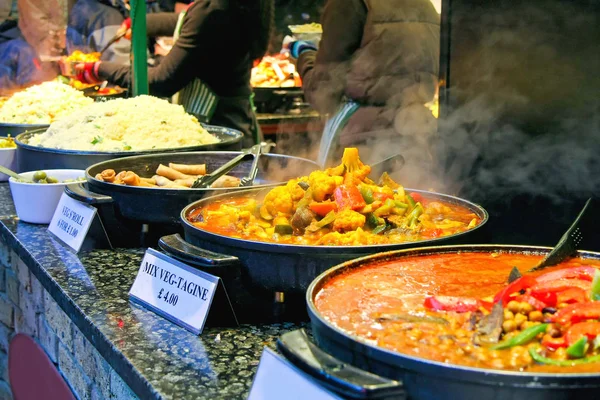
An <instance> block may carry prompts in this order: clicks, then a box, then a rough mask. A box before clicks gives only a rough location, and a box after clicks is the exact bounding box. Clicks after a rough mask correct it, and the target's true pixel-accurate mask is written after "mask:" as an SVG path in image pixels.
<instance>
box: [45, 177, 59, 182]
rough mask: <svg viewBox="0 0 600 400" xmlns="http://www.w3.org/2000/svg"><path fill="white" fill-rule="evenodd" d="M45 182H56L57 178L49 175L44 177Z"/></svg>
mask: <svg viewBox="0 0 600 400" xmlns="http://www.w3.org/2000/svg"><path fill="white" fill-rule="evenodd" d="M46 182H48V183H58V179H56V178H55V177H53V176H49V177H47V178H46Z"/></svg>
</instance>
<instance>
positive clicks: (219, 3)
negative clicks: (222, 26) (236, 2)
mask: <svg viewBox="0 0 600 400" xmlns="http://www.w3.org/2000/svg"><path fill="white" fill-rule="evenodd" d="M229 7H230V1H229V0H196V1H194V2H193V3H191V4H190V5H189V7H188V11H187V12H188V13H210V12H212V11H226V10H229Z"/></svg>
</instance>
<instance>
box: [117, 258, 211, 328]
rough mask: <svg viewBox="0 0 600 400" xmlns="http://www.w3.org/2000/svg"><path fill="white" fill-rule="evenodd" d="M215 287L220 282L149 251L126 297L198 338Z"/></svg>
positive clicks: (204, 273) (208, 275)
mask: <svg viewBox="0 0 600 400" xmlns="http://www.w3.org/2000/svg"><path fill="white" fill-rule="evenodd" d="M218 283H219V278H217V277H215V276H213V275H210V274H207V273H206V272H203V271H200V270H198V269H195V268H192V267H190V266H189V265H186V264H184V263H182V262H180V261H178V260H175V259H173V258H171V257H169V256H167V255H165V254H163V253H161V252H159V251H157V250H154V249H151V248H149V249H148V250H146V254H145V255H144V258H143V259H142V264H141V265H140V269H139V271H138V274H137V277H136V278H135V281H134V282H133V286H132V287H131V290H130V291H129V297H130V298H131V300H133V301H135V302H137V303H140V304H142V305H143V306H144V307H146V308H149V309H150V310H152V311H154V312H155V313H157V314H159V315H161V316H163V317H165V318H166V319H168V320H170V321H172V322H174V323H176V324H178V325H181V326H183V327H184V328H186V329H188V330H189V331H191V332H193V333H195V334H196V335H199V334H200V333H202V329H203V328H204V323H205V322H206V317H207V316H208V312H209V310H210V306H211V304H212V301H213V297H214V295H215V292H216V289H217V285H218Z"/></svg>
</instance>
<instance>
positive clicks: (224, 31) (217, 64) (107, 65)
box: [81, 0, 273, 144]
mask: <svg viewBox="0 0 600 400" xmlns="http://www.w3.org/2000/svg"><path fill="white" fill-rule="evenodd" d="M272 5H273V0H253V1H241V0H238V1H236V0H197V1H195V2H194V3H192V4H191V5H190V6H189V8H188V9H187V11H186V14H185V17H184V18H183V22H182V24H181V25H180V29H179V30H178V38H177V40H176V42H175V44H174V46H173V48H172V49H171V50H170V52H169V53H168V55H167V56H165V57H164V58H163V59H162V61H161V62H160V64H159V65H158V66H157V67H150V68H149V69H148V82H149V89H150V94H151V95H155V96H159V97H169V96H172V95H174V94H175V93H177V92H180V91H182V89H184V90H185V89H186V88H187V87H189V84H191V83H193V82H196V81H201V82H202V84H203V85H206V87H208V88H210V90H211V91H212V92H213V93H214V94H215V95H216V97H217V101H216V109H215V110H214V113H213V114H212V116H211V118H210V120H209V123H210V124H213V125H220V126H226V127H230V128H234V129H238V130H240V131H242V132H243V133H244V134H245V138H246V140H245V144H249V143H250V142H251V141H255V138H256V137H257V135H256V133H255V129H256V127H257V125H256V124H255V121H256V118H255V115H254V111H253V109H252V106H251V100H250V97H251V94H252V89H251V87H250V71H251V69H252V66H253V62H254V60H256V59H260V58H262V56H263V55H264V53H265V52H266V49H267V45H268V40H269V35H270V31H271V26H272V15H273V7H272ZM178 18H179V15H178V14H176V13H156V14H149V15H148V16H147V34H148V36H151V37H155V36H170V35H173V33H174V31H175V28H176V27H177V22H178ZM81 68H82V70H83V71H84V74H83V76H82V77H83V78H84V79H86V80H90V81H102V80H107V81H108V82H109V83H112V84H116V85H119V86H122V87H128V86H129V85H130V82H131V72H130V68H129V66H124V65H122V64H119V63H113V62H97V63H88V64H86V65H83V66H81ZM186 110H187V108H186ZM188 112H189V110H188Z"/></svg>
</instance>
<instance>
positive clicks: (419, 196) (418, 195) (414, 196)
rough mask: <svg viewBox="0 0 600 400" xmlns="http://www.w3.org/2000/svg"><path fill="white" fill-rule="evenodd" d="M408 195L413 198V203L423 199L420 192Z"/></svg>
mask: <svg viewBox="0 0 600 400" xmlns="http://www.w3.org/2000/svg"><path fill="white" fill-rule="evenodd" d="M408 195H409V196H410V197H412V198H413V200H414V201H415V203H418V202H420V201H423V196H421V194H420V193H409V194H408Z"/></svg>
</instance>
